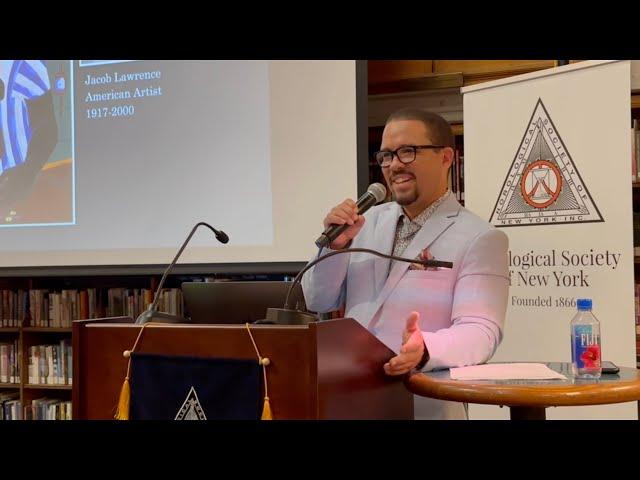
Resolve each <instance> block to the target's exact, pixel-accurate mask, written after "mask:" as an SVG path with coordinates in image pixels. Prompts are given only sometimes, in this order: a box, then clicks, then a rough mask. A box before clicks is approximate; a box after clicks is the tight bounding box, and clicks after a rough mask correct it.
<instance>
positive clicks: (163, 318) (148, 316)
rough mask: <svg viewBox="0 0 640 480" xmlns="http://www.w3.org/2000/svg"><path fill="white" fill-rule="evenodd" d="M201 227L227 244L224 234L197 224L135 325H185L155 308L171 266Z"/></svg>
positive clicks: (210, 227)
mask: <svg viewBox="0 0 640 480" xmlns="http://www.w3.org/2000/svg"><path fill="white" fill-rule="evenodd" d="M201 225H203V226H205V227H207V228H208V229H209V230H211V231H212V232H213V233H214V235H215V236H216V239H217V240H218V241H219V242H220V243H227V242H229V236H228V235H227V234H226V233H224V232H223V231H222V230H216V229H215V228H213V227H212V226H211V225H209V224H208V223H205V222H199V223H197V224H196V225H195V226H194V227H193V228H192V229H191V233H190V234H189V236H188V237H187V239H186V240H185V241H184V243H183V244H182V246H181V247H180V250H178V253H176V256H175V257H174V259H173V261H172V262H171V263H170V264H169V266H168V267H167V268H166V270H165V271H164V274H163V275H162V278H161V279H160V284H159V285H158V288H157V289H156V293H155V296H154V297H153V303H152V304H151V305H149V308H147V309H146V310H145V311H144V312H142V313H141V314H140V315H139V316H138V318H137V319H136V324H137V325H142V324H144V323H147V322H150V321H152V320H154V321H158V322H160V323H185V322H187V320H186V319H185V318H183V317H180V316H177V315H172V314H170V313H166V312H158V310H157V308H158V302H159V301H160V292H162V287H163V286H164V282H165V280H166V279H167V276H168V275H169V272H170V271H171V269H172V268H173V266H174V265H175V264H176V262H177V261H178V258H179V257H180V255H181V254H182V251H183V250H184V249H185V247H186V246H187V244H188V243H189V240H191V237H193V234H194V233H195V232H196V230H197V229H198V227H199V226H201Z"/></svg>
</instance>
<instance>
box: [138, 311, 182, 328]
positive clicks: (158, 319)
mask: <svg viewBox="0 0 640 480" xmlns="http://www.w3.org/2000/svg"><path fill="white" fill-rule="evenodd" d="M148 322H153V323H190V322H189V320H188V319H186V318H184V317H180V316H178V315H172V314H170V313H166V312H153V311H150V310H145V311H144V312H142V313H141V314H140V316H139V317H138V318H137V319H136V325H144V324H145V323H148Z"/></svg>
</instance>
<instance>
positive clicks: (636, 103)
mask: <svg viewBox="0 0 640 480" xmlns="http://www.w3.org/2000/svg"><path fill="white" fill-rule="evenodd" d="M631 108H640V93H635V94H632V95H631Z"/></svg>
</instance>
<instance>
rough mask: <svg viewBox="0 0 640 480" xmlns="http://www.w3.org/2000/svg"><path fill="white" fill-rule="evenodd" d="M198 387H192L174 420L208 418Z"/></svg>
mask: <svg viewBox="0 0 640 480" xmlns="http://www.w3.org/2000/svg"><path fill="white" fill-rule="evenodd" d="M206 419H207V416H206V415H205V414H204V410H203V409H202V405H200V400H198V394H197V393H196V389H195V388H193V387H191V389H190V390H189V393H188V394H187V397H186V398H185V399H184V402H183V403H182V406H181V407H180V409H179V410H178V413H177V414H176V418H174V420H206Z"/></svg>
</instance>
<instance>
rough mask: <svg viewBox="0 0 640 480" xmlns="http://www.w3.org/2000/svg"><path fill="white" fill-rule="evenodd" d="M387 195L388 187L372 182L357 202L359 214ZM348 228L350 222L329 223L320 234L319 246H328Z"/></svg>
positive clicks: (317, 242) (317, 243) (317, 241)
mask: <svg viewBox="0 0 640 480" xmlns="http://www.w3.org/2000/svg"><path fill="white" fill-rule="evenodd" d="M386 196H387V189H386V188H385V186H384V185H382V184H381V183H372V184H371V185H369V188H367V191H366V192H365V193H364V195H362V196H361V197H360V198H359V199H358V201H357V202H356V206H357V207H358V214H359V215H362V214H363V213H364V212H366V211H367V210H369V209H370V208H371V207H373V206H374V205H375V204H376V203H380V202H381V201H382V200H384V199H385V197H386ZM347 228H349V225H348V224H346V223H345V224H344V225H336V224H331V225H329V226H328V227H327V228H326V229H325V230H324V232H322V235H320V236H319V237H318V238H317V240H316V245H317V246H318V247H319V248H322V247H327V246H329V245H330V244H331V242H333V241H334V240H335V239H336V238H338V236H339V235H340V234H341V233H342V232H344V231H345V230H346V229H347Z"/></svg>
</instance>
